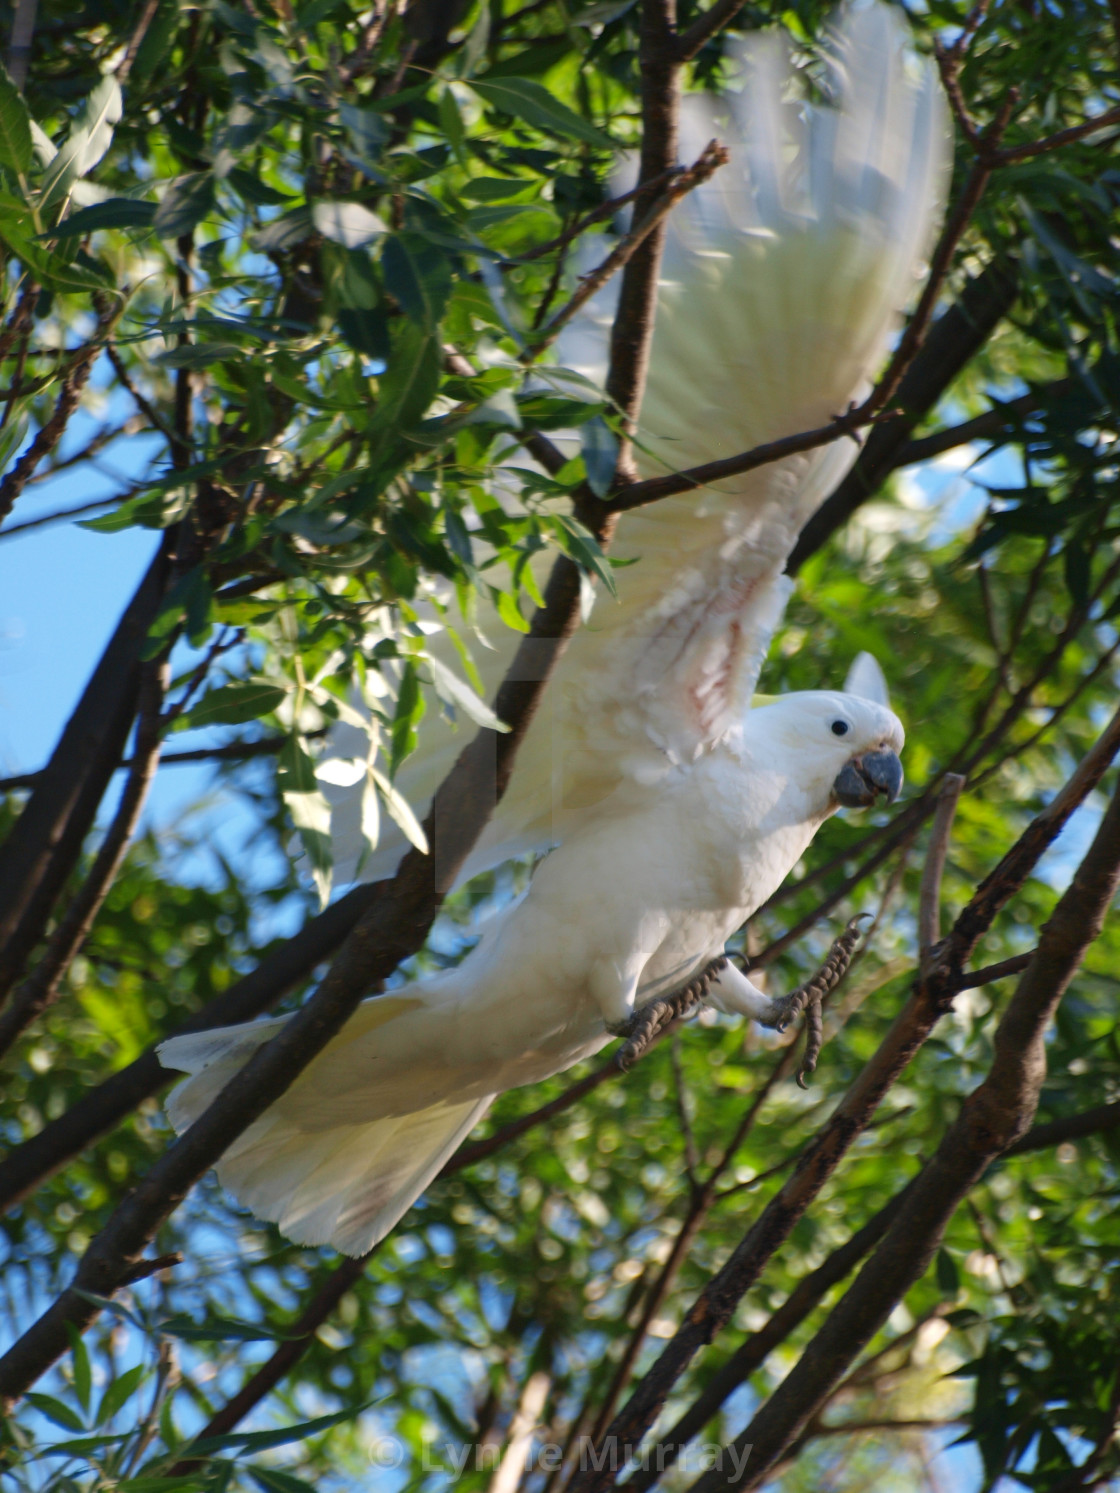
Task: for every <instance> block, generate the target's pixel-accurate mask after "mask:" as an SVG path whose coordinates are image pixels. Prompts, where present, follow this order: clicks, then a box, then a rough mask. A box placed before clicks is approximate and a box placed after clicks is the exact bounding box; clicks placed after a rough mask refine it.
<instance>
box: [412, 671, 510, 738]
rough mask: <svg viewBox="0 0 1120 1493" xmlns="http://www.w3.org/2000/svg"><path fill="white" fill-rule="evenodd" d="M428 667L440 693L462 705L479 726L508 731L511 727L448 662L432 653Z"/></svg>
mask: <svg viewBox="0 0 1120 1493" xmlns="http://www.w3.org/2000/svg"><path fill="white" fill-rule="evenodd" d="M427 660H428V667H429V668H430V669H431V671H432V680H433V682H434V684H435V687H436V690H437V691H438V692H439V694H441V695H443V696H445V697H449V698H450V699H451V700H452V701H453V702H454V703H455V704H456V705H459V706H461V707H462V709H463V710H464V711H465V713H466V714H467V715H468V716H470V718H471V720H472V721H474V723H475V725H477V726H486V727H487V728H488V729H489V730H491V731H503V732H504V731H508V730H509V727H508V726H507V725H506V724H505V722H504V721H501V720H499V719H498V717H497V716H496V715H495V714H494V712H493V711H492V710H491V709H490V707H489V705H487V703H486V701H485V700H483V699H481V698H480V697H479V696H478V695H476V694H475V692H474V690H473V689H471V687H470V685H469V684H465V683H464V682H463V680H462V679H460V678H459V676H458V675H457V674H455V673H454V672H453V671H452V670H451V669H449V668H448V667H447V665H446V664H443V663H440V661H439V659H438V658H434V657H433V656H432V655H431V654H428V655H427Z"/></svg>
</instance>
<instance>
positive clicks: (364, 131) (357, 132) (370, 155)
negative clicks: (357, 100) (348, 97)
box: [338, 104, 392, 164]
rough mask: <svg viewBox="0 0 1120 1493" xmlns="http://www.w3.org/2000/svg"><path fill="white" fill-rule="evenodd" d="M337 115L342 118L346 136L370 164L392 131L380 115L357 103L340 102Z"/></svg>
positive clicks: (359, 154) (385, 143)
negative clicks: (360, 106)
mask: <svg viewBox="0 0 1120 1493" xmlns="http://www.w3.org/2000/svg"><path fill="white" fill-rule="evenodd" d="M338 117H339V118H340V119H341V120H342V123H343V126H344V127H345V130H346V134H347V137H348V138H349V141H350V144H351V145H352V146H353V148H354V150H355V151H356V153H357V154H358V156H360V158H361V159H362V160H363V161H368V162H370V163H371V164H372V163H373V162H374V161H376V160H377V159H378V157H379V156H380V155H381V151H382V147H383V146H385V145H387V144H388V143H389V140H390V139H391V137H392V131H391V130H390V128H389V125H388V124H387V123H386V121H385V120H384V119H382V117H381V115H380V114H378V113H376V112H375V111H374V110H373V109H362V108H359V107H358V105H357V104H340V105H339V106H338Z"/></svg>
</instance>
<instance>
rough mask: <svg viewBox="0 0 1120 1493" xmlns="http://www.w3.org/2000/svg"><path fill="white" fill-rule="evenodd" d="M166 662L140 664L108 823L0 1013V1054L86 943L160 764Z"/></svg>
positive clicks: (52, 994) (52, 995) (50, 996)
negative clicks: (129, 760)
mask: <svg viewBox="0 0 1120 1493" xmlns="http://www.w3.org/2000/svg"><path fill="white" fill-rule="evenodd" d="M167 679H168V667H167V664H166V662H156V661H153V662H152V663H149V664H147V665H145V667H144V677H143V682H142V684H141V687H140V702H139V711H138V716H137V724H136V746H135V750H134V753H133V766H132V770H131V772H130V773H129V775H128V781H127V782H126V783H125V785H124V791H123V792H122V794H121V800H120V803H119V804H118V806H117V811H116V813H115V814H114V816H113V822H112V823H111V824H110V826H109V828H108V830H107V831H106V833H105V838H104V840H103V841H102V843H101V848H100V849H99V850H98V852H97V855H96V856H95V857H94V861H93V865H92V866H91V867H90V869H89V872H88V874H87V875H86V878H85V880H84V882H83V883H82V885H81V887H80V889H79V890H78V892H77V893H76V895H75V896H74V899H73V901H72V902H71V903H70V905H69V907H68V908H67V909H66V912H65V913H64V914H63V916H62V918H61V920H60V921H59V924H58V926H57V927H56V928H55V930H54V932H53V933H52V934H51V937H50V941H49V942H48V944H47V947H46V949H45V950H44V951H43V955H42V957H41V958H40V960H39V962H38V964H37V965H36V966H35V968H34V970H33V971H32V972H31V974H30V975H29V976H28V977H27V979H25V980H24V981H23V983H22V984H21V985H20V986H19V987H18V988H17V989H16V990H15V991H14V993H13V995H12V998H11V1000H10V1001H9V1003H8V1005H7V1007H6V1009H4V1010H3V1011H2V1012H0V1056H2V1055H3V1054H4V1053H5V1052H7V1051H8V1049H9V1048H10V1047H11V1045H12V1043H13V1042H14V1041H15V1040H16V1038H17V1037H18V1036H19V1034H20V1033H21V1032H22V1031H23V1030H24V1029H25V1028H26V1027H27V1026H29V1025H30V1024H31V1022H33V1021H34V1020H35V1019H36V1018H37V1017H39V1016H41V1015H42V1013H43V1012H44V1011H45V1010H46V1009H47V1007H48V1006H49V1005H51V1004H52V1003H53V1002H54V1000H55V999H56V997H57V995H58V988H59V985H60V983H61V981H62V977H63V975H64V974H65V973H66V971H67V970H68V969H69V967H70V965H71V964H72V963H73V961H74V958H75V956H76V955H77V954H78V952H79V950H80V949H81V947H82V945H83V944H84V943H85V941H86V938H87V936H88V934H89V930H90V928H91V927H92V926H93V920H94V918H95V917H96V916H97V914H98V912H100V910H101V905H102V903H103V902H104V901H105V898H106V897H107V896H108V894H109V889H110V888H111V887H112V885H113V882H114V880H115V878H116V875H117V872H118V871H119V870H120V866H121V862H122V861H123V860H124V856H125V851H126V850H127V849H128V843H129V841H130V840H131V839H132V836H133V833H134V832H135V829H136V825H137V823H138V821H139V819H140V814H141V812H142V810H143V808H144V802H145V800H146V798H147V796H148V789H149V788H150V787H151V783H152V779H153V778H154V777H155V773H156V765H157V763H158V762H159V748H160V740H161V721H160V710H161V708H162V705H163V695H164V691H165V690H166V688H167Z"/></svg>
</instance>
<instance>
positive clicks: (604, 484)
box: [579, 415, 618, 498]
mask: <svg viewBox="0 0 1120 1493" xmlns="http://www.w3.org/2000/svg"><path fill="white" fill-rule="evenodd" d="M579 438H580V451H581V452H582V454H583V465H584V469H585V470H586V472H587V485H588V487H590V489H591V491H592V492H593V493H594V494H595V496H596V497H597V498H605V497H606V496H607V493H608V492H609V491H610V485H611V483H612V482H613V480H614V472H615V467H616V466H617V465H618V437H617V436H616V435H615V433H614V431H613V430H612V429H611V428H610V426H609V425H608V424H607V422H606V421H605V420H604V419H603V417H602V415H595V416H594V418H593V419H590V420H588V421H587V422H586V423H585V424H584V425H583V426H582V427H581V429H580V433H579Z"/></svg>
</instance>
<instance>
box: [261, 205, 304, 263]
mask: <svg viewBox="0 0 1120 1493" xmlns="http://www.w3.org/2000/svg"><path fill="white" fill-rule="evenodd" d="M311 233H312V223H311V210H310V209H309V208H306V207H294V208H292V210H291V212H287V213H283V214H281V216H280V217H279V218H273V220H272V222H271V223H266V224H265V226H264V227H263V228H258V229H257V231H256V233H254V234H253V236H252V238H251V240H250V242H251V244H252V246H253V248H254V249H258V250H259V251H260V252H261V253H262V254H275V253H279V252H280V251H282V250H284V249H292V248H294V247H295V246H296V244H302V243H303V242H304V240H305V239H309V238H310V237H311Z"/></svg>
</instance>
